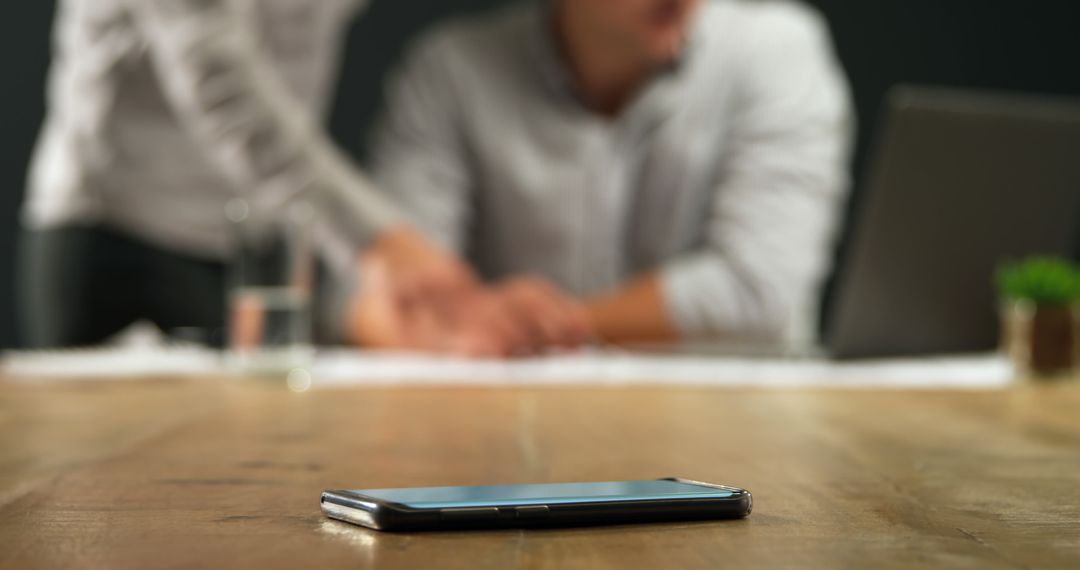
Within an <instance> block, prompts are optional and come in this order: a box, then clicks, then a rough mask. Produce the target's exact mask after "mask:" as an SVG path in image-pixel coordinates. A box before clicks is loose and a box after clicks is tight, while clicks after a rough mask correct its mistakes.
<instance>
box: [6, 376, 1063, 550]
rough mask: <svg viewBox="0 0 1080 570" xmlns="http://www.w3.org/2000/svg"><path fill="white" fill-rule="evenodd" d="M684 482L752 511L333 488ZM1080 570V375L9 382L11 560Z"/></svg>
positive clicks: (8, 530)
mask: <svg viewBox="0 0 1080 570" xmlns="http://www.w3.org/2000/svg"><path fill="white" fill-rule="evenodd" d="M668 475H679V476H685V477H690V478H696V479H702V480H707V481H714V482H719V483H729V484H733V485H739V486H745V487H747V488H749V489H750V490H751V491H753V492H754V495H755V510H754V513H753V515H752V516H751V517H750V518H749V519H746V520H742V521H726V522H706V523H693V524H683V523H678V524H662V525H642V526H624V527H610V528H586V529H560V530H529V531H520V530H503V531H484V532H469V533H429V534H381V533H377V532H374V531H368V530H365V529H362V528H358V527H352V526H349V525H346V524H343V523H339V522H334V521H330V520H327V519H325V518H324V517H323V516H322V514H321V513H320V512H319V508H318V496H319V492H320V491H322V490H323V489H325V488H349V487H352V488H356V487H361V486H363V487H384V486H406V485H458V484H490V483H515V482H548V481H552V482H554V481H578V480H583V481H589V480H597V481H600V480H611V479H637V478H654V477H662V476H668ZM721 565H729V566H730V567H733V568H740V567H748V566H753V567H798V568H803V567H828V568H836V567H858V568H881V567H918V566H921V567H929V566H949V567H968V568H1035V567H1038V568H1051V567H1059V568H1078V567H1080V386H1076V385H1059V386H1051V387H1036V386H1028V387H1021V388H1016V389H1013V390H1009V391H987V392H930V391H926V392H911V391H906V392H905V391H881V390H878V391H837V390H799V391H755V390H720V389H716V390H710V389H678V388H666V389H665V388H627V389H618V388H605V389H599V388H591V389H590V388H546V389H536V388H526V387H505V388H468V387H459V388H430V387H428V388H378V389H374V388H368V389H364V388H354V389H340V390H315V391H312V392H308V393H304V394H294V393H290V392H288V391H287V390H284V389H279V388H276V387H270V386H267V385H265V384H258V383H251V382H244V381H236V380H232V381H225V380H214V381H212V380H205V379H204V380H195V379H158V380H146V381H137V382H112V383H86V382H82V383H63V384H53V385H50V386H29V385H23V384H18V383H14V382H10V381H8V382H4V381H0V567H2V568H19V569H23V568H35V567H43V568H49V567H56V568H71V567H81V568H110V569H111V568H151V567H170V568H171V567H205V566H209V567H224V566H252V567H254V566H257V567H279V566H280V567H306V568H330V567H353V568H355V567H380V568H382V567H385V568H436V567H439V568H498V567H524V568H573V567H583V568H626V567H641V568H679V567H688V568H717V567H720V566H721Z"/></svg>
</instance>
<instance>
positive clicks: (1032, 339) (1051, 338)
mask: <svg viewBox="0 0 1080 570" xmlns="http://www.w3.org/2000/svg"><path fill="white" fill-rule="evenodd" d="M1002 317H1003V325H1004V326H1003V327H1002V330H1003V332H1004V345H1005V348H1006V350H1007V351H1008V353H1009V355H1010V356H1011V357H1012V359H1013V362H1014V363H1015V364H1016V368H1017V370H1020V371H1023V372H1027V373H1029V374H1031V375H1032V376H1034V377H1037V378H1057V377H1064V376H1070V375H1072V374H1073V373H1075V372H1076V371H1077V368H1078V365H1080V305H1051V306H1044V305H1037V304H1035V303H1032V302H1031V301H1027V300H1018V301H1010V302H1008V303H1006V305H1005V307H1004V310H1003V315H1002Z"/></svg>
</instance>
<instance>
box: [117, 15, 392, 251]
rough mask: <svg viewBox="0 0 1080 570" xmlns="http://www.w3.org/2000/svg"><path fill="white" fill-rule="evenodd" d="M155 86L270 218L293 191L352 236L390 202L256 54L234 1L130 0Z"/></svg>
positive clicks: (364, 234)
mask: <svg viewBox="0 0 1080 570" xmlns="http://www.w3.org/2000/svg"><path fill="white" fill-rule="evenodd" d="M130 7H131V13H132V15H133V16H134V18H135V21H136V22H137V25H138V26H139V29H140V30H141V32H142V34H143V36H144V37H145V39H146V41H147V43H148V44H149V47H150V50H149V51H150V55H151V57H152V60H153V62H154V64H155V67H156V68H157V70H158V72H159V76H160V78H161V83H162V87H163V90H164V92H165V94H166V96H167V98H168V100H169V102H170V104H171V105H172V107H173V108H174V110H175V112H176V114H177V115H178V117H179V118H180V119H181V123H182V124H183V126H184V127H185V128H186V129H187V130H188V131H189V132H190V133H191V134H192V136H193V137H194V138H195V139H196V140H197V141H198V143H199V145H200V147H201V148H202V149H203V151H204V152H205V154H206V157H207V158H208V160H209V162H210V163H212V164H214V165H215V166H216V167H217V168H218V169H219V170H220V172H221V173H222V174H223V175H224V176H225V177H226V178H228V179H229V180H230V181H231V182H232V183H233V186H234V187H235V188H236V190H237V191H238V193H239V194H240V195H242V196H244V197H245V198H246V199H247V201H248V203H249V206H250V215H251V216H252V217H251V218H250V219H251V220H252V221H253V222H263V223H266V224H269V223H272V222H273V220H275V219H278V218H280V216H281V215H282V210H283V208H284V207H286V206H287V205H288V204H290V203H292V202H293V201H296V200H303V201H305V202H307V203H308V204H309V205H310V206H311V208H312V209H313V210H314V211H315V213H316V215H317V216H318V220H319V223H320V225H324V226H328V227H331V228H333V230H334V231H335V232H337V233H338V234H340V235H342V236H344V237H346V239H348V240H349V241H350V242H352V243H354V244H355V245H360V244H362V243H365V242H366V241H368V239H370V237H371V235H372V234H373V232H375V231H376V230H378V229H380V228H381V227H384V226H386V225H387V224H389V223H392V222H393V221H395V214H396V213H395V211H394V208H392V207H391V206H390V204H389V202H388V201H387V200H386V199H385V197H383V196H382V195H380V194H379V193H378V192H377V191H376V190H375V189H374V187H373V185H372V184H371V183H369V182H368V180H367V179H366V177H364V176H363V174H362V173H360V172H359V171H357V170H356V169H355V168H354V167H353V165H352V164H351V162H350V161H349V159H348V158H347V157H345V156H344V154H343V153H341V152H340V151H339V150H338V149H337V148H336V147H335V145H334V144H333V142H332V141H330V139H329V137H328V136H327V135H326V133H325V132H324V131H323V129H322V128H321V126H320V125H319V124H318V121H317V118H316V117H315V116H313V114H312V112H311V110H310V109H308V108H307V107H306V106H304V105H303V104H301V103H300V101H299V100H298V99H297V98H296V97H295V96H294V95H293V94H292V92H291V91H290V90H289V88H288V87H287V85H286V84H285V82H284V80H283V78H282V77H281V76H280V75H279V73H278V71H277V69H276V68H275V67H274V66H273V65H272V64H271V63H270V61H269V60H268V59H267V58H266V56H265V53H264V49H263V47H262V46H261V45H260V43H259V41H258V39H257V34H256V31H255V30H254V28H253V25H254V21H255V16H256V14H254V13H252V12H250V11H249V10H250V9H251V4H249V3H246V2H243V1H240V0H216V1H206V2H199V3H195V2H185V1H183V0H130Z"/></svg>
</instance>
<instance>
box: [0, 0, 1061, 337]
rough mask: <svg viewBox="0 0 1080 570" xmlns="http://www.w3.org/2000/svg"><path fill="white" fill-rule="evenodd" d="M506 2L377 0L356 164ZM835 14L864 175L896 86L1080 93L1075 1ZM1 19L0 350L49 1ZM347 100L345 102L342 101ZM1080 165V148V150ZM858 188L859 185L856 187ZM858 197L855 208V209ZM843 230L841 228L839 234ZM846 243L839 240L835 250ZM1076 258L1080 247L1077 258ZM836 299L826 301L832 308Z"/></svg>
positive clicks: (911, 0)
mask: <svg viewBox="0 0 1080 570" xmlns="http://www.w3.org/2000/svg"><path fill="white" fill-rule="evenodd" d="M504 3H506V0H444V1H442V2H427V1H423V2H422V1H420V0H394V1H392V2H391V1H388V0H376V1H375V2H373V4H372V6H371V8H370V9H369V11H368V12H367V13H366V14H365V15H364V16H363V17H362V18H360V19H359V20H358V21H357V22H356V24H355V25H354V27H353V29H352V32H351V35H350V39H349V42H348V53H347V57H346V60H345V63H344V66H345V69H344V73H343V76H342V82H341V84H340V85H339V87H338V93H337V97H336V101H337V104H336V105H335V109H334V112H333V113H332V115H331V119H330V120H331V125H330V128H331V132H332V133H333V135H334V136H335V138H336V139H337V140H338V142H339V143H340V144H341V145H342V146H343V147H344V148H346V149H347V150H348V151H349V152H351V153H353V154H354V155H356V156H357V157H358V158H360V159H361V160H362V159H363V157H364V153H365V142H366V134H367V133H368V131H369V127H370V125H371V123H372V120H373V118H374V116H375V115H376V113H377V112H378V109H379V107H380V105H381V96H382V88H381V84H382V80H383V78H384V76H385V74H386V73H387V72H388V70H390V69H391V68H392V67H393V66H394V65H395V63H396V62H397V61H398V58H399V57H400V55H401V54H402V51H403V49H404V47H405V46H406V45H407V44H408V42H409V41H410V40H411V39H412V38H414V37H415V35H416V34H417V33H418V32H420V31H422V30H423V29H425V28H427V27H428V26H430V25H431V24H432V23H433V22H436V21H438V20H440V19H442V18H446V17H449V16H452V15H455V14H460V13H465V12H470V11H476V10H482V9H486V8H490V7H493V6H497V5H499V4H504ZM809 3H810V4H813V5H815V6H817V7H818V8H819V9H820V10H821V11H822V12H824V14H825V16H826V17H827V18H828V20H829V22H830V25H831V27H832V31H833V35H834V40H835V43H836V45H837V49H838V51H839V55H840V58H841V60H842V62H843V64H844V66H845V67H846V69H847V72H848V74H849V76H850V79H851V82H852V85H853V88H854V94H855V103H856V108H857V112H858V119H859V139H858V147H857V151H856V155H855V160H854V164H853V168H854V170H855V173H856V180H858V179H859V176H860V175H861V172H862V171H863V168H864V165H865V164H866V161H867V148H868V146H869V143H870V142H871V138H872V133H873V132H874V128H875V125H876V123H877V118H878V116H879V112H880V111H881V106H882V101H883V97H884V96H885V94H886V92H887V91H888V90H889V88H890V87H891V86H893V85H896V84H899V83H915V84H922V85H941V86H956V87H974V88H986V89H995V90H1009V91H1024V92H1034V93H1042V94H1051V95H1069V96H1080V73H1076V64H1077V56H1078V55H1080V34H1077V33H1076V24H1077V22H1080V2H1077V1H1076V0H1034V1H1031V2H1023V3H1022V2H1016V1H1004V0H950V1H948V2H941V1H940V0H874V1H873V2H856V1H853V0H809ZM4 9H5V10H6V14H5V15H4V17H3V18H0V26H2V30H0V32H2V33H0V38H2V39H0V42H2V44H0V46H2V48H3V49H0V58H2V60H0V61H2V62H3V69H4V70H5V71H6V73H5V78H4V87H3V90H2V91H0V98H2V99H0V113H2V116H3V123H2V124H3V128H2V130H0V151H2V155H3V160H0V348H11V347H15V346H16V342H17V341H16V330H15V324H16V323H15V315H14V294H13V289H14V281H15V279H14V274H13V271H14V252H15V238H16V235H17V229H18V211H19V204H20V203H21V201H22V196H23V189H24V186H25V176H26V165H27V161H28V159H29V157H30V154H31V150H32V147H33V143H34V141H35V138H36V136H37V132H38V128H39V126H40V123H41V120H42V117H43V113H44V100H43V95H44V79H45V73H46V70H47V66H48V62H49V37H50V26H51V23H52V15H53V9H54V5H53V2H52V1H49V0H34V1H33V2H19V3H8V4H7V5H6V6H5V8H4ZM346 102H347V104H345V103H346ZM1077 155H1078V158H1080V149H1077ZM858 189H861V185H857V190H858ZM858 201H859V194H858V193H856V194H855V195H854V198H853V200H852V204H851V206H849V210H850V209H851V208H854V207H857V205H858ZM847 233H848V232H847V231H846V230H845V232H844V234H845V235H846V234H847ZM844 243H846V242H845V241H844V240H841V245H840V249H842V248H843V244H844ZM1076 257H1080V240H1078V242H1077V244H1076V246H1075V248H1074V258H1076ZM828 297H829V295H828V294H826V302H828Z"/></svg>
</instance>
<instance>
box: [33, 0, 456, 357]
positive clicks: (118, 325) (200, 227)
mask: <svg viewBox="0 0 1080 570" xmlns="http://www.w3.org/2000/svg"><path fill="white" fill-rule="evenodd" d="M362 3H363V2H361V1H360V0H60V2H59V6H58V13H57V16H56V23H55V36H54V47H55V53H54V60H53V63H52V68H51V72H50V76H49V89H48V102H49V109H48V116H47V118H46V121H45V124H44V127H43V130H42V132H41V136H40V140H39V142H38V147H37V150H36V154H35V158H34V161H33V165H32V168H31V176H30V188H29V198H28V200H27V203H26V205H25V211H24V225H25V227H26V231H25V232H24V235H23V246H22V254H21V262H20V263H21V271H20V273H21V275H20V278H21V286H20V288H21V295H22V300H21V303H20V305H21V309H22V319H21V320H22V327H23V333H24V337H25V339H24V340H25V341H26V343H27V344H28V345H30V346H34V347H52V346H69V345H84V344H92V343H97V342H100V341H101V340H103V339H105V338H106V337H108V336H110V335H112V334H114V333H116V332H117V331H119V330H120V329H122V328H124V327H125V326H127V325H128V324H130V323H131V322H133V321H135V320H137V319H149V320H151V321H152V322H154V323H156V324H157V325H158V326H160V327H161V328H163V329H165V330H169V329H174V328H178V327H198V328H202V329H206V330H220V329H221V328H222V326H223V321H224V315H225V307H224V273H225V260H226V258H227V257H228V256H229V254H230V251H231V250H232V249H233V247H234V244H233V243H232V240H231V232H230V228H229V223H230V222H229V221H228V220H227V219H226V214H225V212H226V205H227V204H228V203H229V202H230V200H232V199H234V198H237V197H242V198H244V199H245V201H246V204H247V205H248V208H249V210H250V214H249V219H250V220H252V222H251V223H253V224H259V225H262V226H265V227H269V226H271V225H273V224H274V223H275V220H276V219H279V218H280V216H281V215H282V212H283V211H284V210H285V208H286V207H287V206H288V205H289V204H290V203H291V202H293V201H295V200H299V199H302V200H304V201H305V202H307V203H308V204H310V205H311V206H312V207H313V209H314V212H315V215H316V223H315V227H316V229H317V231H318V233H319V234H320V235H318V236H317V237H318V239H319V241H320V243H321V244H323V245H324V249H325V250H327V251H335V252H337V255H336V259H337V260H338V266H339V268H342V269H343V270H344V271H348V266H349V265H350V264H351V263H352V261H353V260H354V258H358V257H359V253H360V252H361V251H365V250H366V251H367V252H368V254H369V255H374V256H377V257H379V258H380V259H381V260H382V263H383V265H384V266H385V267H387V268H388V271H390V272H391V273H392V274H393V275H395V276H397V277H400V278H401V279H403V280H404V281H407V282H410V283H411V285H410V288H411V290H413V291H419V292H422V293H425V294H428V293H430V292H431V291H436V290H438V291H453V290H458V289H469V288H470V287H471V286H472V285H471V284H472V277H471V275H470V273H469V271H468V270H467V268H466V267H464V266H463V265H462V264H461V263H460V262H459V261H457V260H456V259H455V258H453V257H452V256H450V255H448V254H446V253H444V252H443V251H442V250H440V249H439V248H438V247H436V246H433V245H431V244H429V243H428V242H426V241H425V240H424V239H423V238H421V237H420V236H419V234H418V233H416V232H414V231H413V230H411V229H409V227H408V226H407V225H406V224H404V223H402V221H401V219H400V218H399V217H398V215H397V213H396V212H395V210H394V208H393V207H391V206H390V205H389V203H388V202H387V200H386V199H385V198H384V197H383V196H381V195H380V194H379V193H376V192H374V191H373V190H372V187H371V185H370V183H369V182H368V180H367V179H366V178H365V177H364V176H363V175H362V174H361V173H360V172H359V171H357V170H356V169H355V168H353V166H352V165H351V164H350V163H349V161H348V160H347V159H346V158H345V157H344V156H343V155H342V153H341V152H339V151H338V149H336V148H335V147H334V145H333V144H332V142H331V141H330V139H329V138H328V136H327V134H326V133H325V132H324V130H323V129H322V127H321V126H320V125H321V121H322V118H323V115H324V113H325V111H326V109H327V106H328V105H327V103H328V100H329V98H330V94H331V87H332V86H333V84H334V78H335V74H336V71H337V66H338V60H339V58H340V55H341V51H342V49H341V48H342V41H343V34H344V32H345V29H346V25H347V23H348V22H349V20H350V18H351V17H352V16H353V15H354V14H355V13H356V12H357V10H358V9H359V8H360V7H361V4H362ZM429 296H430V295H429Z"/></svg>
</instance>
